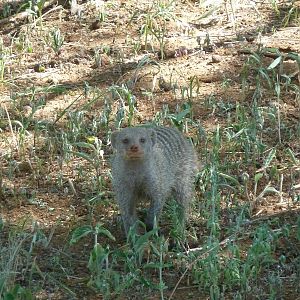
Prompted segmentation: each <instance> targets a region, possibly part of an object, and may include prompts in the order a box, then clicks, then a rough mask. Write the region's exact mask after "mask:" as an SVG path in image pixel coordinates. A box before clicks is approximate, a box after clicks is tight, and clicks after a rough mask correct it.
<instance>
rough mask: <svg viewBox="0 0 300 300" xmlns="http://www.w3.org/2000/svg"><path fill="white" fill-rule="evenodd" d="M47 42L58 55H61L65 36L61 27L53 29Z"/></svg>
mask: <svg viewBox="0 0 300 300" xmlns="http://www.w3.org/2000/svg"><path fill="white" fill-rule="evenodd" d="M47 44H48V45H49V46H50V47H51V49H52V50H53V51H54V52H55V55H56V56H59V55H60V53H61V50H62V46H63V44H64V37H63V35H62V34H61V32H60V29H59V28H55V29H52V30H51V31H50V33H49V35H48V37H47Z"/></svg>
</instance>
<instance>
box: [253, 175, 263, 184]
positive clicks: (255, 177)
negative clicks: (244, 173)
mask: <svg viewBox="0 0 300 300" xmlns="http://www.w3.org/2000/svg"><path fill="white" fill-rule="evenodd" d="M263 176H264V174H263V173H257V174H255V176H254V181H255V182H256V183H257V182H258V181H259V180H260V179H261V178H262V177H263Z"/></svg>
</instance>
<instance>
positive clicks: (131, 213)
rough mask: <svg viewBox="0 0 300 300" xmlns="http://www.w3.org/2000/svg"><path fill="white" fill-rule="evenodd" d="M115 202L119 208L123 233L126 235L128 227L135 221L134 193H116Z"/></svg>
mask: <svg viewBox="0 0 300 300" xmlns="http://www.w3.org/2000/svg"><path fill="white" fill-rule="evenodd" d="M117 202H118V204H119V207H120V212H121V216H122V220H123V224H124V229H125V233H126V235H128V232H129V229H130V227H131V226H133V225H134V224H135V222H136V221H137V216H136V199H135V196H134V193H133V192H131V191H129V190H128V191H126V192H125V191H122V193H117Z"/></svg>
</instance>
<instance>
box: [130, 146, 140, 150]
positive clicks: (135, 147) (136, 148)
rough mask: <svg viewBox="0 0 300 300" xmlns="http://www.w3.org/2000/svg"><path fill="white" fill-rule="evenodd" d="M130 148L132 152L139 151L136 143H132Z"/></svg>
mask: <svg viewBox="0 0 300 300" xmlns="http://www.w3.org/2000/svg"><path fill="white" fill-rule="evenodd" d="M130 150H131V151H132V152H138V151H139V147H138V146H137V145H132V146H131V147H130Z"/></svg>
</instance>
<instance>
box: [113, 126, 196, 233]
mask: <svg viewBox="0 0 300 300" xmlns="http://www.w3.org/2000/svg"><path fill="white" fill-rule="evenodd" d="M111 142H112V146H113V148H114V149H115V150H116V151H115V154H114V156H113V158H112V177H113V188H114V192H115V195H116V200H117V202H118V204H119V207H120V211H121V215H122V218H123V223H124V227H125V232H126V234H128V231H129V228H130V226H132V225H133V224H134V223H135V222H136V220H137V216H136V205H137V202H138V201H140V200H150V207H149V210H148V212H147V216H146V220H145V223H146V225H147V228H152V227H153V225H154V220H155V218H156V219H157V220H158V218H159V215H160V213H161V211H162V208H163V206H164V204H165V201H166V200H167V199H168V198H169V197H171V196H174V198H175V199H176V200H177V202H178V203H180V204H181V205H182V207H183V208H184V211H187V209H188V207H189V203H190V200H191V198H192V194H193V176H194V175H195V172H196V169H197V157H196V154H195V151H194V148H193V146H192V144H191V143H190V142H189V141H188V140H187V139H186V138H185V137H184V136H183V135H182V134H181V133H180V132H179V131H178V130H176V129H174V128H167V127H154V128H145V127H131V128H125V129H122V130H121V131H116V132H113V133H112V136H111Z"/></svg>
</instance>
